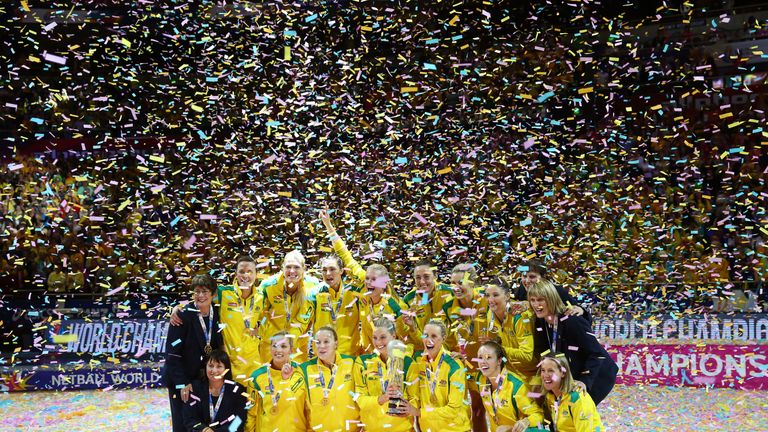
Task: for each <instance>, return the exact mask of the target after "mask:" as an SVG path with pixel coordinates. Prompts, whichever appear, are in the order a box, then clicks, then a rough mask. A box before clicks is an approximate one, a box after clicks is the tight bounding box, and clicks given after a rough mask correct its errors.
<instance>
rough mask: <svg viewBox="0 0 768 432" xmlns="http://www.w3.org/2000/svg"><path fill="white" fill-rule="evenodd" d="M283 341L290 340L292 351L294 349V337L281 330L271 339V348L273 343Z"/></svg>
mask: <svg viewBox="0 0 768 432" xmlns="http://www.w3.org/2000/svg"><path fill="white" fill-rule="evenodd" d="M283 339H288V344H289V345H290V346H291V349H293V335H292V334H291V333H289V332H288V331H285V330H280V331H279V332H277V333H275V334H273V335H272V337H270V338H269V346H272V344H273V343H275V342H277V341H281V340H283Z"/></svg>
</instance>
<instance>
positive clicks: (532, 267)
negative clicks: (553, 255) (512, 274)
mask: <svg viewBox="0 0 768 432" xmlns="http://www.w3.org/2000/svg"><path fill="white" fill-rule="evenodd" d="M520 267H528V270H526V272H534V273H538V274H539V276H541V277H542V278H546V277H547V276H548V275H549V273H548V272H547V268H546V267H545V266H544V263H543V262H541V261H538V260H527V261H523V264H522V265H521V266H520Z"/></svg>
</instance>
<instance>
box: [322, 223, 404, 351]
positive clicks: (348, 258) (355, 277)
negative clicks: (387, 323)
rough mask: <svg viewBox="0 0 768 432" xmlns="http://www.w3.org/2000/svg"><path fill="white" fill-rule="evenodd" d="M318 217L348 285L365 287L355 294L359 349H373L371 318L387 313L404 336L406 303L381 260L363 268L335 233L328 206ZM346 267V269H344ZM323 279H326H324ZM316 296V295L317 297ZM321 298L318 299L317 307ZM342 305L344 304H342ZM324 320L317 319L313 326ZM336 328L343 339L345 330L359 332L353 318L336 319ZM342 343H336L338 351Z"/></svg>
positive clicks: (346, 331) (350, 332)
mask: <svg viewBox="0 0 768 432" xmlns="http://www.w3.org/2000/svg"><path fill="white" fill-rule="evenodd" d="M320 219H321V220H322V221H323V225H324V226H325V230H326V232H327V233H328V237H329V239H330V240H331V243H332V245H333V251H334V252H335V253H336V256H338V257H339V258H341V260H342V262H343V264H344V268H345V273H346V274H348V275H349V276H350V277H351V279H352V281H350V284H351V285H354V286H362V287H363V288H364V289H362V290H360V289H358V290H357V292H355V294H356V295H357V300H358V305H357V306H358V311H359V315H358V320H359V322H360V329H361V331H360V333H359V334H360V337H359V343H360V349H361V352H371V351H373V349H374V344H373V330H374V326H373V321H374V320H375V319H376V318H378V317H380V316H386V317H387V318H390V319H391V320H394V322H395V328H396V329H397V337H398V338H401V339H404V338H405V324H403V320H402V313H401V311H402V310H404V309H405V303H403V301H402V300H400V298H399V297H398V296H397V294H395V293H394V291H393V290H392V288H391V284H390V277H389V272H388V271H387V268H386V267H384V266H383V265H381V264H371V265H369V266H368V267H367V268H366V269H365V270H363V267H362V266H361V265H360V263H358V262H357V260H355V258H354V257H353V256H352V254H351V253H350V252H349V249H347V245H346V244H345V243H344V241H343V240H342V239H341V237H339V235H338V234H337V233H336V228H335V227H334V226H333V223H332V222H331V218H330V216H329V215H328V210H327V209H326V210H322V211H320ZM347 271H348V272H347ZM326 283H328V281H327V280H326ZM318 300H319V299H318ZM319 304H320V302H319V301H318V307H319ZM341 306H342V308H343V307H345V304H344V303H342V304H341ZM320 316H322V315H321V312H318V317H320ZM322 324H324V323H322V322H321V320H320V319H318V322H316V324H315V325H316V326H319V325H322ZM335 327H336V331H337V332H338V333H339V337H340V338H342V339H344V336H345V334H348V333H349V334H351V335H353V336H351V339H352V340H353V341H354V340H355V339H354V338H355V337H357V335H358V331H357V330H358V327H357V321H354V322H353V320H352V319H351V318H349V317H345V319H344V320H340V321H339V322H337V323H335ZM343 345H344V344H343V343H340V344H339V347H340V351H341V352H342V354H344V351H342V350H341V347H343Z"/></svg>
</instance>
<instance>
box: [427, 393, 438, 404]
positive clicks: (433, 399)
mask: <svg viewBox="0 0 768 432" xmlns="http://www.w3.org/2000/svg"><path fill="white" fill-rule="evenodd" d="M429 401H430V402H431V403H432V405H437V396H435V394H434V393H432V396H430V398H429Z"/></svg>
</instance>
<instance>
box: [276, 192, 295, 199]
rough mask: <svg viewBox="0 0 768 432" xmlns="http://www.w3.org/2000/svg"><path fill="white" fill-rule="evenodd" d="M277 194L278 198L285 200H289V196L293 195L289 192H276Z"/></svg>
mask: <svg viewBox="0 0 768 432" xmlns="http://www.w3.org/2000/svg"><path fill="white" fill-rule="evenodd" d="M277 194H278V195H279V196H282V197H286V198H290V197H291V196H293V194H291V193H290V192H278V193H277Z"/></svg>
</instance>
